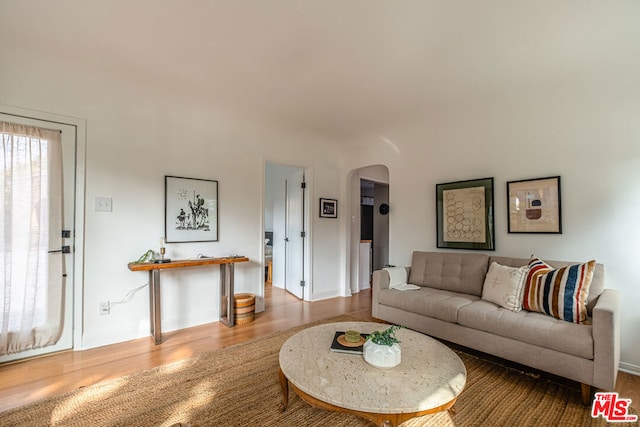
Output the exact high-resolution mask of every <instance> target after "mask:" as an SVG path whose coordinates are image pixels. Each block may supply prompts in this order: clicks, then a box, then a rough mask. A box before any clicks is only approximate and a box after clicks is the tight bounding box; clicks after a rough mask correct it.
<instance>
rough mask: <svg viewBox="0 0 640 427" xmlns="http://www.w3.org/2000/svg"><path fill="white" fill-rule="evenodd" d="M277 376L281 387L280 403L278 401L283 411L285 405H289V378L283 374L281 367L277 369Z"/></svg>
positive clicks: (285, 408) (285, 407)
mask: <svg viewBox="0 0 640 427" xmlns="http://www.w3.org/2000/svg"><path fill="white" fill-rule="evenodd" d="M278 376H279V377H280V387H282V403H280V411H281V412H284V411H286V410H287V406H288V405H289V380H288V379H287V377H286V376H285V374H284V372H282V369H278Z"/></svg>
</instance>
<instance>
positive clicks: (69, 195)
mask: <svg viewBox="0 0 640 427" xmlns="http://www.w3.org/2000/svg"><path fill="white" fill-rule="evenodd" d="M0 120H2V121H5V122H11V123H19V124H24V125H30V126H37V127H41V128H46V129H56V130H60V131H61V132H62V162H63V197H64V201H63V219H62V224H63V227H62V230H68V232H69V237H68V238H62V230H50V232H52V233H56V234H58V233H59V235H60V236H61V238H60V243H61V245H60V248H59V249H60V252H57V251H56V252H51V254H50V256H52V257H54V256H55V257H62V260H63V266H64V267H63V283H64V290H63V304H64V309H63V330H62V334H61V337H60V339H59V340H58V342H57V343H56V344H54V345H50V346H47V347H43V348H39V349H35V350H27V351H23V352H20V353H15V354H10V355H5V356H0V363H2V362H7V361H10V360H17V359H22V358H27V357H33V356H39V355H43V354H47V353H52V352H56V351H61V350H67V349H71V348H73V308H74V307H73V294H74V289H73V288H74V277H75V274H74V263H73V251H74V247H75V227H74V226H75V212H74V208H75V206H74V200H75V189H76V183H75V170H76V128H75V126H72V125H67V124H62V123H57V122H50V121H43V120H35V119H30V118H24V117H21V116H14V115H7V114H1V113H0ZM63 246H68V247H69V251H70V252H69V253H63V251H62V247H63ZM55 249H58V248H55Z"/></svg>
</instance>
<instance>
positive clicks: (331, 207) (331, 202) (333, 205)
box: [320, 198, 338, 218]
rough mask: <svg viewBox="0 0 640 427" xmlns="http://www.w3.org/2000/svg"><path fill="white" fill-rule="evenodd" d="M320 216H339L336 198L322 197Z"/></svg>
mask: <svg viewBox="0 0 640 427" xmlns="http://www.w3.org/2000/svg"><path fill="white" fill-rule="evenodd" d="M320 218H338V201H337V200H336V199H325V198H321V199H320Z"/></svg>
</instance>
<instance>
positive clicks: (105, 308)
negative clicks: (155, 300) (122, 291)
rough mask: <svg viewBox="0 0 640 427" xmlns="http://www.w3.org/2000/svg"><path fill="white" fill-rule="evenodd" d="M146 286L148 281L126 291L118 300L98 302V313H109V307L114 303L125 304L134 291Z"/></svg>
mask: <svg viewBox="0 0 640 427" xmlns="http://www.w3.org/2000/svg"><path fill="white" fill-rule="evenodd" d="M147 286H149V283H145V284H144V285H141V286H138V287H137V288H135V289H132V290H130V291H129V292H127V294H126V295H125V296H124V298H122V299H121V300H120V301H104V302H101V303H100V306H99V309H98V311H99V313H100V315H106V314H110V313H111V307H112V306H113V305H115V304H125V303H128V302H129V301H131V298H133V296H134V295H135V294H136V292H138V291H139V290H141V289H144V288H146V287H147Z"/></svg>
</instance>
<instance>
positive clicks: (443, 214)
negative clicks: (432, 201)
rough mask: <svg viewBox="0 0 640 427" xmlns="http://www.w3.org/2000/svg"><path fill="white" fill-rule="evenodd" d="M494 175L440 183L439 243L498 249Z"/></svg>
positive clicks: (439, 246) (462, 246)
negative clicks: (496, 242) (495, 222)
mask: <svg viewBox="0 0 640 427" xmlns="http://www.w3.org/2000/svg"><path fill="white" fill-rule="evenodd" d="M493 202H494V201H493V177H491V178H482V179H471V180H467V181H456V182H447V183H444V184H436V229H437V247H438V248H448V249H474V250H488V251H494V250H495V248H496V244H495V232H494V230H495V224H494V208H493V207H494V203H493Z"/></svg>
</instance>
